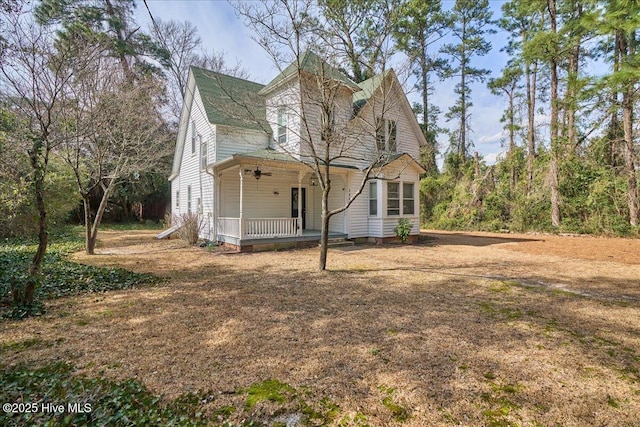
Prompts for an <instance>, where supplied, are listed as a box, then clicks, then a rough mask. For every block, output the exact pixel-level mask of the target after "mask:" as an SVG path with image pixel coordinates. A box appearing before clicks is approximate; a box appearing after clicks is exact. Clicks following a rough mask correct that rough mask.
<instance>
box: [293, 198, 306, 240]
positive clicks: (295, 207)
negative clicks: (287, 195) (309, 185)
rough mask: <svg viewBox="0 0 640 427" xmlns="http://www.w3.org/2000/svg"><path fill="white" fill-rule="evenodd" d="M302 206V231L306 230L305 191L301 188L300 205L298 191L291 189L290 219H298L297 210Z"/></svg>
mask: <svg viewBox="0 0 640 427" xmlns="http://www.w3.org/2000/svg"><path fill="white" fill-rule="evenodd" d="M300 206H302V229H303V230H304V229H305V228H307V218H306V216H307V189H306V188H302V204H300V197H298V189H297V188H292V189H291V218H298V209H300Z"/></svg>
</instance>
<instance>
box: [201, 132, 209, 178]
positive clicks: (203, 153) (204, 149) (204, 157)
mask: <svg viewBox="0 0 640 427" xmlns="http://www.w3.org/2000/svg"><path fill="white" fill-rule="evenodd" d="M206 168H207V141H205V140H204V139H203V138H202V135H200V169H202V170H204V169H206Z"/></svg>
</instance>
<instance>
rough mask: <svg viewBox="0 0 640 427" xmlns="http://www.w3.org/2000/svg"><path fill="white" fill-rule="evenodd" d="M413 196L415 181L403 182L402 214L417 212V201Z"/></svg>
mask: <svg viewBox="0 0 640 427" xmlns="http://www.w3.org/2000/svg"><path fill="white" fill-rule="evenodd" d="M414 200H415V199H414V196H413V183H412V182H404V183H402V215H413V214H414V212H415V203H414Z"/></svg>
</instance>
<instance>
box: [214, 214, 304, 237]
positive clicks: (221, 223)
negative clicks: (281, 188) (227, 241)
mask: <svg viewBox="0 0 640 427" xmlns="http://www.w3.org/2000/svg"><path fill="white" fill-rule="evenodd" d="M217 230H218V234H222V235H225V236H231V237H236V238H252V239H261V238H270V237H292V236H296V235H298V218H242V221H241V220H240V218H229V217H221V218H218V225H217Z"/></svg>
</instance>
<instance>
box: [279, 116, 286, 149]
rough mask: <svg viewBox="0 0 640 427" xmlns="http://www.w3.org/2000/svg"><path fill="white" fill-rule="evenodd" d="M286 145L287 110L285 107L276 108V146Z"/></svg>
mask: <svg viewBox="0 0 640 427" xmlns="http://www.w3.org/2000/svg"><path fill="white" fill-rule="evenodd" d="M286 143H287V109H286V107H280V108H278V144H280V145H284V144H286Z"/></svg>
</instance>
